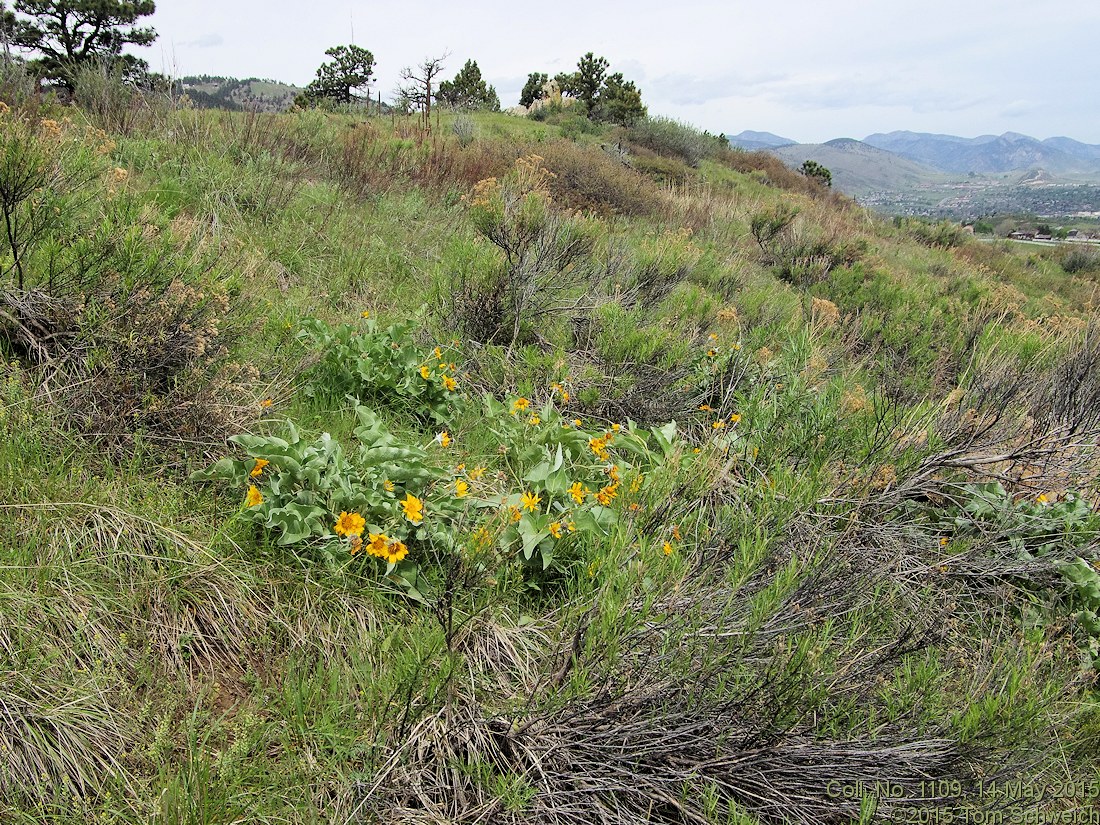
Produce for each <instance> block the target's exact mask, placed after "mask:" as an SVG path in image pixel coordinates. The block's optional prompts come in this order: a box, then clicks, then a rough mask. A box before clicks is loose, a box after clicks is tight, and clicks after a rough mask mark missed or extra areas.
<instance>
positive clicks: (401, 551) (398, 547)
mask: <svg viewBox="0 0 1100 825" xmlns="http://www.w3.org/2000/svg"><path fill="white" fill-rule="evenodd" d="M407 555H409V548H408V547H406V546H405V545H404V544H403V543H402V542H400V541H393V542H390V544H389V546H388V547H387V548H386V550H385V553H384V555H383V558H384V559H385V560H386V561H387V562H389V563H390V564H397V563H398V562H399V561H401V559H403V558H405V556H407Z"/></svg>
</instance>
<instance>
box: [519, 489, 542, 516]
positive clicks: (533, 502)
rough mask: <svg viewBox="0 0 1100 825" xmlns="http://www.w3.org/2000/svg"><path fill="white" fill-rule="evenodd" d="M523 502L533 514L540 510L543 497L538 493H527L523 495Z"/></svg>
mask: <svg viewBox="0 0 1100 825" xmlns="http://www.w3.org/2000/svg"><path fill="white" fill-rule="evenodd" d="M521 501H522V503H523V506H524V507H525V508H527V509H528V510H529V511H531V512H532V513H533V512H535V511H536V510H538V509H539V502H540V501H542V496H540V495H539V494H538V493H532V492H530V491H527V492H525V493H524V494H523V498H522V499H521Z"/></svg>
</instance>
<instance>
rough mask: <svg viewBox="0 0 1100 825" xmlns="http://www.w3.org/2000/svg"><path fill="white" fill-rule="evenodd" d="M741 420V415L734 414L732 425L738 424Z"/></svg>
mask: <svg viewBox="0 0 1100 825" xmlns="http://www.w3.org/2000/svg"><path fill="white" fill-rule="evenodd" d="M740 420H741V413H734V414H733V415H731V416H730V423H731V424H736V423H738V422H739V421H740Z"/></svg>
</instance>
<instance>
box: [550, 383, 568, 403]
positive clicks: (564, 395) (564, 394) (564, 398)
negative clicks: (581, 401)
mask: <svg viewBox="0 0 1100 825" xmlns="http://www.w3.org/2000/svg"><path fill="white" fill-rule="evenodd" d="M550 391H551V392H555V393H557V394H558V396H559V397H560V398H561V403H563V404H568V403H569V392H568V391H567V390H566V389H565V387H563V386H562V385H561V384H551V385H550Z"/></svg>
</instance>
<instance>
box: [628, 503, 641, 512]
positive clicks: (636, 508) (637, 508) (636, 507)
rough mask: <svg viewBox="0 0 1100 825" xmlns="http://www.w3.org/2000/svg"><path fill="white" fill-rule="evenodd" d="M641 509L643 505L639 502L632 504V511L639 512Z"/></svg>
mask: <svg viewBox="0 0 1100 825" xmlns="http://www.w3.org/2000/svg"><path fill="white" fill-rule="evenodd" d="M641 509H642V505H640V504H638V502H634V503H633V504H631V505H630V512H632V513H637V512H638V511H639V510H641Z"/></svg>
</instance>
